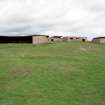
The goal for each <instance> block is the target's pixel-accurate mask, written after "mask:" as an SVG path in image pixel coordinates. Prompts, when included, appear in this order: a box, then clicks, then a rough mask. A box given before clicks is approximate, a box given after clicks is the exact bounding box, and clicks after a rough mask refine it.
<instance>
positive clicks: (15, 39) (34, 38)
mask: <svg viewBox="0 0 105 105" xmlns="http://www.w3.org/2000/svg"><path fill="white" fill-rule="evenodd" d="M48 42H49V36H46V35H29V36H0V43H32V44H43V43H48Z"/></svg>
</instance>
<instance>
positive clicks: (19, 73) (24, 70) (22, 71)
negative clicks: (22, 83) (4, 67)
mask: <svg viewBox="0 0 105 105" xmlns="http://www.w3.org/2000/svg"><path fill="white" fill-rule="evenodd" d="M10 75H11V76H12V77H14V78H15V77H29V76H31V75H32V68H31V67H27V66H26V67H14V68H13V69H11V70H10Z"/></svg>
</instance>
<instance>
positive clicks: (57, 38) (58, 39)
mask: <svg viewBox="0 0 105 105" xmlns="http://www.w3.org/2000/svg"><path fill="white" fill-rule="evenodd" d="M61 41H62V36H52V37H50V42H61Z"/></svg>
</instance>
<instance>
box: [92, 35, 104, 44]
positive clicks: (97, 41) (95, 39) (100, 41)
mask: <svg viewBox="0 0 105 105" xmlns="http://www.w3.org/2000/svg"><path fill="white" fill-rule="evenodd" d="M92 42H94V43H104V44H105V37H97V38H94V39H93V40H92Z"/></svg>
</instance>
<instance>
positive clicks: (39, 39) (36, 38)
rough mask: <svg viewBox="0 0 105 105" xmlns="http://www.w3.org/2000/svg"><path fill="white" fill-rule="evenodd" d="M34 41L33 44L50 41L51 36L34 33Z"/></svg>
mask: <svg viewBox="0 0 105 105" xmlns="http://www.w3.org/2000/svg"><path fill="white" fill-rule="evenodd" d="M32 43H33V44H44V43H49V36H45V35H33V36H32Z"/></svg>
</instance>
